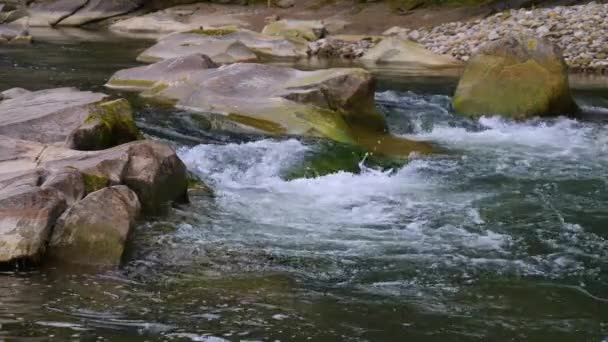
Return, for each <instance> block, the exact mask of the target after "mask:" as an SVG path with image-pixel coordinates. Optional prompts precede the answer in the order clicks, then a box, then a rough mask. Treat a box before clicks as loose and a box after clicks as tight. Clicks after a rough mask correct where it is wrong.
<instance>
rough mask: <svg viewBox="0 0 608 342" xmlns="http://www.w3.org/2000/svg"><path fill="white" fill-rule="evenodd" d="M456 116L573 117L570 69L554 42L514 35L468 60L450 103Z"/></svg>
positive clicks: (576, 110)
mask: <svg viewBox="0 0 608 342" xmlns="http://www.w3.org/2000/svg"><path fill="white" fill-rule="evenodd" d="M453 106H454V109H455V111H456V112H457V113H458V114H461V115H463V116H469V117H479V116H482V115H494V114H498V115H502V116H505V117H508V118H512V119H526V118H530V117H534V116H558V115H563V114H566V115H574V114H576V113H578V111H579V109H578V106H577V105H576V103H575V102H574V100H573V98H572V94H571V93H570V88H569V82H568V70H567V66H566V64H565V62H564V59H563V57H562V55H561V52H560V51H559V50H558V48H557V47H556V46H554V45H553V44H552V43H550V42H548V41H546V40H543V39H539V38H536V37H529V36H512V37H507V38H505V39H502V40H500V41H497V42H494V43H490V44H489V45H487V46H485V47H484V48H482V49H481V51H480V52H479V53H478V54H477V55H475V56H473V58H472V59H471V60H470V61H469V64H468V65H467V67H466V69H465V71H464V74H463V76H462V78H461V79H460V82H459V84H458V88H457V89H456V93H455V94H454V98H453Z"/></svg>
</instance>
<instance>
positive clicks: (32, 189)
mask: <svg viewBox="0 0 608 342" xmlns="http://www.w3.org/2000/svg"><path fill="white" fill-rule="evenodd" d="M37 181H38V175H37V174H36V173H35V172H29V173H26V174H20V175H15V176H14V177H13V178H10V177H6V178H5V184H6V183H9V184H10V185H8V186H5V187H4V188H3V189H1V190H0V263H5V262H9V261H12V260H17V259H37V258H39V257H40V256H41V255H42V253H43V252H44V248H45V244H46V242H47V239H48V236H49V234H50V232H51V228H52V227H53V225H54V224H55V220H56V219H57V218H58V217H59V215H61V213H62V212H63V211H64V210H65V208H66V201H65V199H64V198H63V196H61V194H60V192H59V191H57V190H55V189H53V188H46V189H43V188H40V187H38V186H37V184H36V183H37Z"/></svg>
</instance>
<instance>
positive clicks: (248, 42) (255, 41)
mask: <svg viewBox="0 0 608 342" xmlns="http://www.w3.org/2000/svg"><path fill="white" fill-rule="evenodd" d="M214 31H217V30H195V31H193V32H195V33H199V34H203V35H205V34H207V33H208V32H212V33H213V32H214ZM216 38H218V39H224V40H235V41H239V42H241V43H243V45H245V46H247V47H248V48H250V49H251V50H252V51H253V52H255V53H256V54H257V55H259V56H263V57H270V58H291V59H297V58H301V57H305V56H306V45H305V44H301V43H298V42H293V41H291V40H289V39H286V38H284V37H277V36H269V35H265V34H261V33H258V32H254V31H250V30H244V29H243V30H238V31H234V32H230V31H228V32H227V33H226V34H224V35H216Z"/></svg>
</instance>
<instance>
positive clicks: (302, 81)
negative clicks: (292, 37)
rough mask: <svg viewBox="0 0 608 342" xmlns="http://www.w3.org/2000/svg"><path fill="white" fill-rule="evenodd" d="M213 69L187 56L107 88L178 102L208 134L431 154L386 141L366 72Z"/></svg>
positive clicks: (117, 78) (136, 71)
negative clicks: (307, 140)
mask: <svg viewBox="0 0 608 342" xmlns="http://www.w3.org/2000/svg"><path fill="white" fill-rule="evenodd" d="M188 66H190V67H188ZM201 66H202V67H203V68H202V69H199V70H197V69H198V68H199V67H201ZM208 66H209V65H208V64H207V63H204V62H202V57H201V56H189V57H182V58H179V59H173V60H167V61H164V62H159V63H156V64H154V65H151V66H148V67H137V68H133V69H127V70H122V71H119V72H118V73H116V74H115V75H114V76H113V77H112V78H111V79H110V81H109V82H108V84H107V86H108V87H110V88H122V89H132V90H137V91H142V90H143V95H145V96H147V97H152V98H155V99H162V100H164V101H171V102H173V103H175V105H176V106H177V107H178V108H181V109H184V110H186V111H188V112H190V113H193V114H188V115H194V116H195V117H197V120H195V122H199V123H202V124H204V125H205V126H206V127H207V128H208V127H211V128H217V127H219V128H221V129H226V130H232V131H238V132H247V133H258V134H267V135H283V136H284V135H295V136H308V137H321V138H328V139H332V140H335V141H339V142H344V143H351V144H362V145H365V146H366V147H373V149H375V150H376V151H377V152H378V153H382V148H383V146H386V147H387V148H389V150H390V153H392V154H399V155H408V154H409V153H410V152H412V151H421V152H429V151H430V147H429V146H428V145H427V144H424V143H415V142H408V143H405V142H404V143H403V144H401V143H400V140H399V139H393V138H394V137H391V136H389V135H388V134H387V127H386V123H385V120H384V118H383V117H382V116H381V115H380V114H379V113H378V112H377V111H376V108H375V102H374V93H375V85H374V80H373V78H372V76H371V74H370V73H369V72H367V71H365V70H363V69H356V68H353V69H327V70H317V71H300V70H295V69H291V68H286V67H278V66H271V65H262V64H247V63H239V64H232V65H226V66H222V67H220V68H207V67H208ZM175 69H179V71H177V72H176V71H173V70H175ZM147 70H149V71H150V72H149V73H147V72H146V71H147ZM148 75H149V76H148ZM130 84H131V86H130ZM179 115H183V114H179ZM218 122H220V123H219V124H218ZM228 122H229V123H228ZM378 145H382V146H378Z"/></svg>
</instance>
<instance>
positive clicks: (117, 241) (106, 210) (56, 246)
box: [48, 185, 141, 266]
mask: <svg viewBox="0 0 608 342" xmlns="http://www.w3.org/2000/svg"><path fill="white" fill-rule="evenodd" d="M100 204H101V205H103V210H100V209H99V206H100ZM140 210H141V205H140V203H139V200H138V198H137V195H136V194H135V193H134V192H133V191H131V190H130V189H129V188H128V187H126V186H124V185H119V186H112V187H108V188H104V189H101V190H99V191H95V192H93V193H91V194H89V195H88V196H87V197H85V198H84V199H82V200H80V201H78V202H77V203H75V204H74V205H73V206H71V207H70V208H69V209H68V210H66V211H65V212H64V213H63V215H61V217H60V218H59V219H58V220H57V223H56V225H55V228H54V230H53V235H52V237H51V239H50V243H49V251H48V254H49V257H50V258H51V259H52V260H53V261H54V262H61V263H68V264H83V265H95V266H115V265H118V264H120V260H121V258H122V254H123V252H124V249H125V243H126V241H127V238H128V236H129V233H130V231H131V228H132V227H133V224H134V223H135V220H136V218H137V217H138V215H139V212H140Z"/></svg>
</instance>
